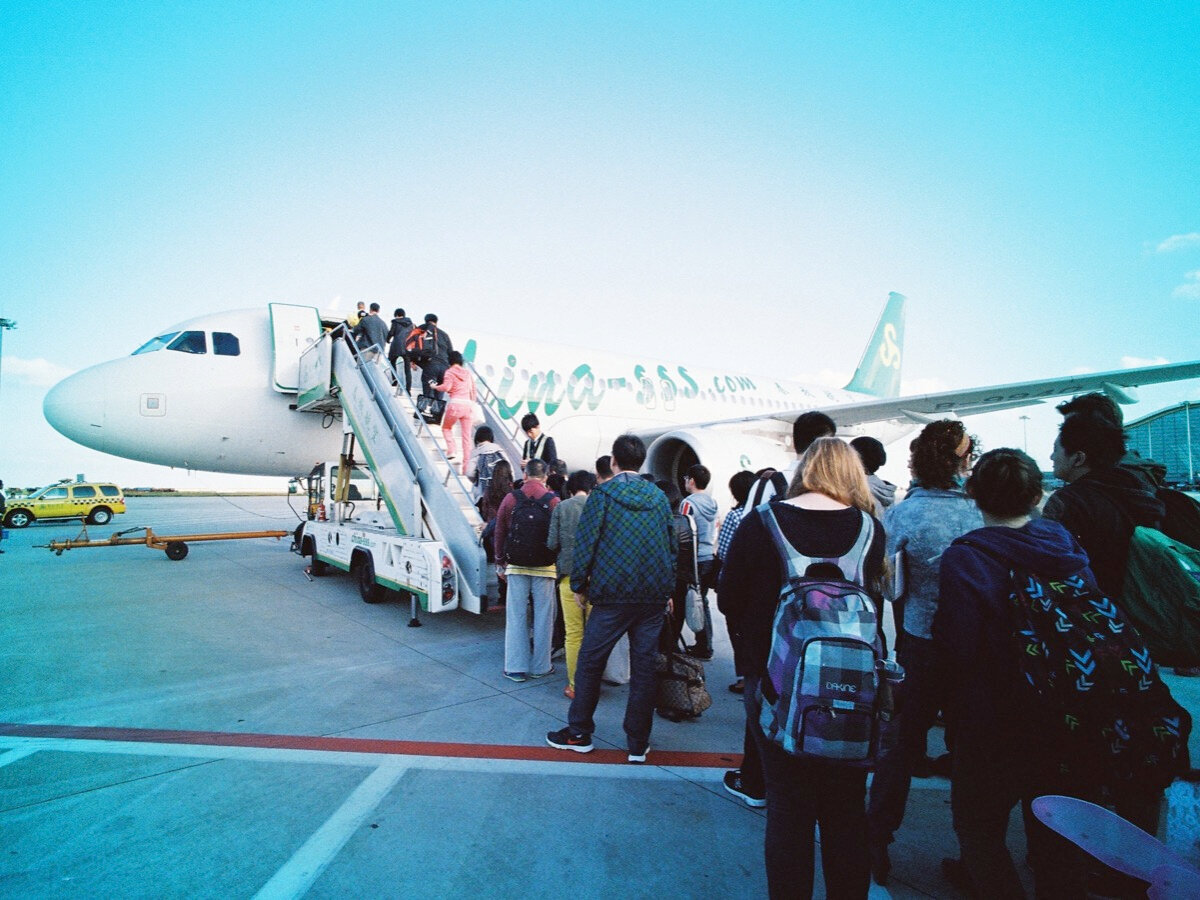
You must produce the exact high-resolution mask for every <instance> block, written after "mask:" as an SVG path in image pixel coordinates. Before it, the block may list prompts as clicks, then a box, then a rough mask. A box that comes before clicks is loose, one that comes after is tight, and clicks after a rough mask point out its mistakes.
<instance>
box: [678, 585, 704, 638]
mask: <svg viewBox="0 0 1200 900" xmlns="http://www.w3.org/2000/svg"><path fill="white" fill-rule="evenodd" d="M683 621H684V622H686V623H687V627H688V628H690V629H692V632H693V633H695V632H698V631H703V630H704V598H703V597H701V596H700V589H699V588H698V587H696V585H694V584H693V585H690V586H689V587H688V589H687V596H685V597H684V598H683Z"/></svg>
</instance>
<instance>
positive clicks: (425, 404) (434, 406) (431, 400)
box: [417, 394, 446, 425]
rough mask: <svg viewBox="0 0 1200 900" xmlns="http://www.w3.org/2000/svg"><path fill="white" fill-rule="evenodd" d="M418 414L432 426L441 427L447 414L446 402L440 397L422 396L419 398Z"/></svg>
mask: <svg viewBox="0 0 1200 900" xmlns="http://www.w3.org/2000/svg"><path fill="white" fill-rule="evenodd" d="M417 412H418V413H420V414H421V418H422V419H424V420H425V421H426V422H428V423H429V424H430V425H440V424H441V421H442V416H443V415H444V414H445V412H446V401H445V400H443V399H441V398H440V397H429V396H426V395H425V394H422V395H421V396H420V397H418V398H417Z"/></svg>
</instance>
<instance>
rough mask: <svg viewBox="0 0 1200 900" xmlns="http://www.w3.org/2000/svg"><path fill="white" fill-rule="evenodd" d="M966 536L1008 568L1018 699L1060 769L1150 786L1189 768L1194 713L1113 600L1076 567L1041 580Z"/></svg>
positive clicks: (1108, 782)
mask: <svg viewBox="0 0 1200 900" xmlns="http://www.w3.org/2000/svg"><path fill="white" fill-rule="evenodd" d="M963 543H966V544H970V545H971V546H973V547H975V548H976V549H977V550H980V551H981V552H983V553H986V554H987V555H989V556H992V557H993V558H994V559H996V560H997V561H998V562H1000V563H1001V564H1002V565H1004V566H1005V567H1006V568H1008V569H1009V577H1010V579H1011V588H1012V590H1011V593H1010V594H1009V606H1010V609H1011V611H1012V615H1013V634H1012V640H1013V644H1014V650H1015V651H1016V653H1015V655H1016V657H1017V667H1018V669H1019V671H1020V675H1021V679H1022V681H1023V683H1024V685H1025V686H1026V695H1025V697H1024V698H1022V703H1024V704H1027V706H1028V712H1029V720H1030V722H1031V724H1032V726H1033V728H1035V729H1036V730H1037V731H1038V733H1039V734H1040V735H1041V741H1042V743H1043V744H1044V745H1046V746H1048V747H1049V748H1051V750H1052V752H1055V753H1056V754H1057V760H1056V761H1057V763H1058V766H1059V770H1060V771H1061V772H1062V773H1063V774H1065V775H1071V776H1081V777H1082V778H1084V779H1086V780H1087V781H1090V782H1092V783H1094V784H1100V785H1104V786H1109V787H1111V786H1115V785H1122V784H1132V785H1137V786H1141V787H1145V788H1148V789H1150V790H1161V789H1162V788H1164V787H1166V786H1167V785H1168V784H1170V783H1171V781H1172V780H1174V778H1175V776H1176V775H1177V774H1179V773H1181V772H1183V771H1186V770H1187V768H1188V746H1187V741H1188V734H1189V733H1190V732H1191V730H1192V718H1191V716H1190V715H1188V713H1187V711H1186V710H1185V709H1184V708H1183V707H1181V706H1180V705H1179V704H1178V703H1176V702H1175V700H1174V699H1173V698H1172V697H1171V692H1170V691H1169V690H1167V687H1166V685H1164V684H1163V682H1162V680H1161V679H1160V678H1159V676H1158V670H1157V669H1156V668H1155V666H1154V662H1153V660H1152V659H1151V655H1150V650H1149V648H1148V647H1147V646H1146V644H1145V641H1143V640H1142V637H1141V635H1140V634H1138V632H1137V629H1136V628H1134V626H1133V625H1131V624H1130V623H1129V621H1128V620H1127V619H1126V618H1125V616H1124V614H1123V613H1122V612H1121V610H1120V609H1118V608H1117V606H1116V604H1115V603H1113V602H1112V600H1110V599H1109V598H1107V597H1105V596H1104V595H1103V594H1102V593H1101V592H1100V590H1099V588H1097V587H1095V586H1094V585H1093V584H1091V583H1089V582H1087V581H1086V580H1085V579H1084V578H1083V577H1082V576H1081V575H1078V574H1077V575H1074V576H1072V577H1070V578H1064V579H1062V580H1058V581H1047V580H1045V579H1043V578H1041V577H1040V576H1038V575H1036V574H1034V573H1032V572H1029V571H1026V570H1024V569H1022V568H1020V567H1018V566H1013V564H1012V563H1011V561H1009V560H1007V559H1002V558H1000V557H998V556H995V555H994V554H993V553H992V552H991V551H990V550H988V549H987V548H984V547H981V546H979V545H978V544H974V543H973V542H971V541H969V540H966V541H963Z"/></svg>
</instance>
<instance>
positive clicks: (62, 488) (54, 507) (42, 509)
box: [4, 481, 125, 528]
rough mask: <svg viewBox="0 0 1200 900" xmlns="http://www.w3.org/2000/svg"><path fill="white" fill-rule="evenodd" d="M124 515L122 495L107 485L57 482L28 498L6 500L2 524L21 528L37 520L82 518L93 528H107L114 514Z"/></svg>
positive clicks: (111, 485) (119, 491) (92, 482)
mask: <svg viewBox="0 0 1200 900" xmlns="http://www.w3.org/2000/svg"><path fill="white" fill-rule="evenodd" d="M123 512H125V494H124V493H123V492H122V490H121V489H120V488H119V487H117V486H116V485H115V484H110V483H107V482H97V481H87V482H71V481H60V482H59V483H58V484H51V485H47V486H46V487H44V488H42V489H41V490H39V491H36V492H35V493H34V494H33V496H31V497H16V498H14V499H11V500H9V501H8V512H7V513H6V514H5V516H4V524H5V525H7V526H8V527H9V528H24V527H25V526H27V525H29V524H31V523H33V522H34V521H36V520H37V519H77V518H81V517H82V518H84V519H86V520H87V521H89V522H91V523H92V524H93V525H107V524H108V523H109V522H111V521H112V517H113V516H114V515H116V514H117V513H123Z"/></svg>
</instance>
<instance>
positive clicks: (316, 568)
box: [300, 538, 329, 578]
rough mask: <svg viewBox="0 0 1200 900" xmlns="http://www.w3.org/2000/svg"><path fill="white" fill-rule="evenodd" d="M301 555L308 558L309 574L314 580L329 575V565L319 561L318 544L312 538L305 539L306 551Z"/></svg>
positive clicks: (301, 552) (302, 551)
mask: <svg viewBox="0 0 1200 900" xmlns="http://www.w3.org/2000/svg"><path fill="white" fill-rule="evenodd" d="M300 555H301V556H307V557H308V573H309V574H310V575H312V576H313V577H314V578H320V577H321V576H322V575H327V574H329V564H328V563H326V562H324V561H323V560H320V559H317V542H316V541H314V540H313V539H312V538H305V539H304V549H303V550H301V551H300Z"/></svg>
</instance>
